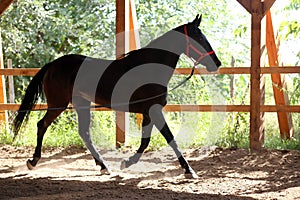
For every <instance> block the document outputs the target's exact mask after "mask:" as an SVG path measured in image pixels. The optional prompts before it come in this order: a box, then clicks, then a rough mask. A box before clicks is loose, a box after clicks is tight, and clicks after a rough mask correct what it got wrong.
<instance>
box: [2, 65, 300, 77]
mask: <svg viewBox="0 0 300 200" xmlns="http://www.w3.org/2000/svg"><path fill="white" fill-rule="evenodd" d="M39 70H40V68H14V69H0V75H6V76H34V75H35V74H36V73H37V72H38V71H39ZM191 71H192V68H177V69H176V70H175V71H174V74H182V75H188V74H190V73H191ZM290 73H300V67H299V66H288V67H262V68H261V74H290ZM194 74H203V75H205V74H250V67H222V68H219V70H218V71H216V72H208V71H207V70H206V69H205V68H196V69H195V73H194Z"/></svg>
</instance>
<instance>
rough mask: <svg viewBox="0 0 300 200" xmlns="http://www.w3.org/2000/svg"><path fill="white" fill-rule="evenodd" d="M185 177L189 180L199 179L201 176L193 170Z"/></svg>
mask: <svg viewBox="0 0 300 200" xmlns="http://www.w3.org/2000/svg"><path fill="white" fill-rule="evenodd" d="M184 177H185V178H187V179H198V178H199V176H198V175H197V174H196V172H194V171H193V170H192V171H190V172H186V173H185V174H184Z"/></svg>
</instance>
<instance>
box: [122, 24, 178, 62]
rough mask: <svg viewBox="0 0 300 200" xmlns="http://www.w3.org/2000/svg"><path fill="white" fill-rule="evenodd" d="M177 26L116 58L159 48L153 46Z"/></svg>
mask: <svg viewBox="0 0 300 200" xmlns="http://www.w3.org/2000/svg"><path fill="white" fill-rule="evenodd" d="M178 28H179V27H177V28H175V29H172V30H170V31H168V32H166V33H164V34H162V35H161V36H159V37H157V38H155V39H154V40H152V41H150V42H149V44H147V45H146V46H144V47H142V48H140V49H135V50H132V51H130V52H128V53H124V54H121V55H120V56H119V58H118V59H117V60H120V59H123V58H126V57H128V56H132V55H136V54H138V53H140V51H142V50H147V49H159V48H155V46H157V45H156V43H157V42H159V41H160V40H161V39H163V38H164V37H165V36H166V35H167V34H169V33H171V32H172V31H177V29H178Z"/></svg>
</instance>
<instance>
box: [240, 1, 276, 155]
mask: <svg viewBox="0 0 300 200" xmlns="http://www.w3.org/2000/svg"><path fill="white" fill-rule="evenodd" d="M237 1H238V2H239V3H240V4H241V5H243V6H244V7H245V9H246V10H247V11H248V12H249V13H250V14H251V69H250V75H251V91H250V98H251V99H250V148H251V150H258V149H261V148H262V147H263V144H264V133H263V129H264V128H263V127H264V126H263V125H262V124H261V121H262V119H261V113H260V104H261V102H260V99H261V94H260V78H261V76H260V74H261V69H260V57H261V54H260V47H261V20H262V18H263V16H264V15H265V14H266V12H267V11H268V10H269V9H270V8H271V7H272V5H273V3H274V2H275V0H265V1H262V0H251V1H249V0H237Z"/></svg>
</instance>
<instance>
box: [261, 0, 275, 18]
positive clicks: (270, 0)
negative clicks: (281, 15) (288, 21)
mask: <svg viewBox="0 0 300 200" xmlns="http://www.w3.org/2000/svg"><path fill="white" fill-rule="evenodd" d="M275 1H276V0H264V1H263V2H262V4H263V11H262V12H263V16H265V15H266V14H267V12H268V11H269V10H270V9H271V7H272V6H273V4H274V3H275Z"/></svg>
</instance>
